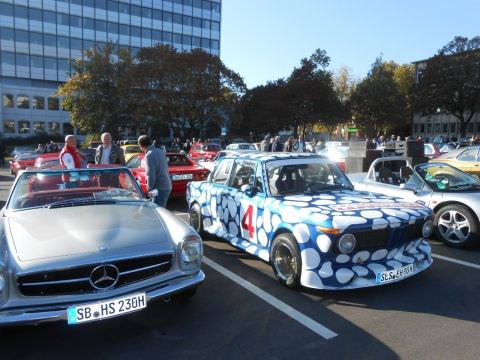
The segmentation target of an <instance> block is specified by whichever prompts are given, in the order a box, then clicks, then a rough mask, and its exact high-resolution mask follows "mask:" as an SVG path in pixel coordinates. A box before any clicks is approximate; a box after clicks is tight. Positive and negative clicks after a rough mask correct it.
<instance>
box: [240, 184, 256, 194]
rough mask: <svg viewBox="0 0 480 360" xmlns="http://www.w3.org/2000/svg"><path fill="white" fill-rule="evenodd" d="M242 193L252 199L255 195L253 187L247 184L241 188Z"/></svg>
mask: <svg viewBox="0 0 480 360" xmlns="http://www.w3.org/2000/svg"><path fill="white" fill-rule="evenodd" d="M240 191H241V192H243V193H244V194H245V195H247V196H248V197H252V196H253V195H255V192H254V191H253V188H252V185H249V184H245V185H242V186H241V187H240Z"/></svg>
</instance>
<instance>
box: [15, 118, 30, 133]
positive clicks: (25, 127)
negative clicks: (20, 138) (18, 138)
mask: <svg viewBox="0 0 480 360" xmlns="http://www.w3.org/2000/svg"><path fill="white" fill-rule="evenodd" d="M29 132H30V121H25V120H22V121H19V122H18V133H19V134H28V133H29Z"/></svg>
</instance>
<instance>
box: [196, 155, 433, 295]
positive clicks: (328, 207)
mask: <svg viewBox="0 0 480 360" xmlns="http://www.w3.org/2000/svg"><path fill="white" fill-rule="evenodd" d="M187 201H188V205H189V211H190V223H191V225H192V226H193V227H194V228H195V229H196V230H197V231H198V232H208V233H210V234H213V235H216V236H218V237H221V238H224V239H226V240H227V241H229V242H230V243H231V244H233V245H234V246H236V247H238V248H239V249H242V250H244V251H246V252H248V253H250V254H253V255H255V256H258V257H259V258H261V259H263V260H265V261H267V262H270V264H271V265H272V268H273V270H274V272H275V274H276V276H277V278H278V279H279V281H280V282H282V283H283V284H284V285H286V286H288V287H297V286H300V285H301V286H305V287H309V288H319V289H354V288H361V287H367V286H376V285H383V284H387V283H392V282H396V281H399V280H402V279H404V278H407V277H409V276H412V275H414V274H417V273H419V272H421V271H423V270H425V269H426V268H428V267H429V266H430V265H431V264H432V257H431V248H430V245H429V244H428V242H427V241H426V240H425V237H429V236H430V235H431V233H432V231H433V224H432V220H431V218H432V212H431V210H430V209H429V208H427V207H425V206H423V205H421V204H417V203H411V202H406V201H405V200H402V199H397V198H393V197H390V196H386V195H379V194H373V193H368V192H358V191H355V190H354V189H353V186H352V184H351V183H350V181H349V180H348V178H347V177H346V176H345V174H344V173H343V172H342V171H341V170H340V169H339V168H338V167H337V166H336V165H335V164H334V163H333V162H331V161H329V160H328V159H326V158H324V157H322V156H319V155H315V154H302V153H251V154H242V155H238V156H236V157H225V158H223V159H221V160H220V161H219V162H218V163H217V164H216V166H215V168H214V170H213V172H212V173H211V174H210V176H209V178H208V179H207V180H206V181H198V182H191V183H189V185H188V188H187Z"/></svg>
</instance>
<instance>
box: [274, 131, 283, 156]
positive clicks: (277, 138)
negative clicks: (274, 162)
mask: <svg viewBox="0 0 480 360" xmlns="http://www.w3.org/2000/svg"><path fill="white" fill-rule="evenodd" d="M282 150H283V147H282V143H281V141H280V136H278V135H277V136H275V138H274V140H273V142H272V152H279V151H282Z"/></svg>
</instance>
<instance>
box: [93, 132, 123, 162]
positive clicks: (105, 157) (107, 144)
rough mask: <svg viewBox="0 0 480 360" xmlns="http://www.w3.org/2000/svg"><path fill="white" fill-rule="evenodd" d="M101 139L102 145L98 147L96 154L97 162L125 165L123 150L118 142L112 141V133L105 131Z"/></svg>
mask: <svg viewBox="0 0 480 360" xmlns="http://www.w3.org/2000/svg"><path fill="white" fill-rule="evenodd" d="M101 140H102V145H100V146H99V147H98V148H97V151H96V154H95V164H120V165H125V156H124V155H123V150H122V149H120V147H119V146H118V145H117V144H114V143H112V135H111V134H110V133H108V132H106V133H103V134H102V137H101Z"/></svg>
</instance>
